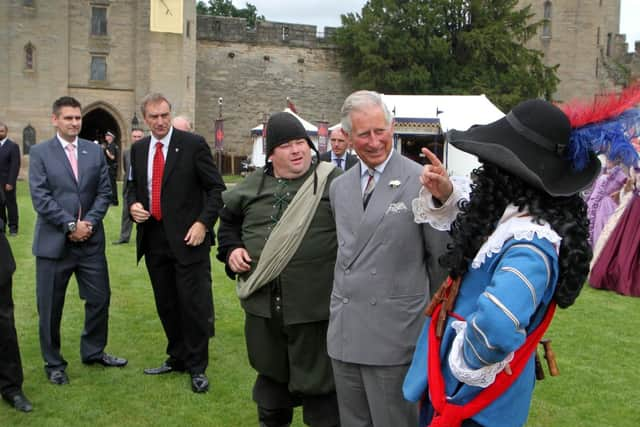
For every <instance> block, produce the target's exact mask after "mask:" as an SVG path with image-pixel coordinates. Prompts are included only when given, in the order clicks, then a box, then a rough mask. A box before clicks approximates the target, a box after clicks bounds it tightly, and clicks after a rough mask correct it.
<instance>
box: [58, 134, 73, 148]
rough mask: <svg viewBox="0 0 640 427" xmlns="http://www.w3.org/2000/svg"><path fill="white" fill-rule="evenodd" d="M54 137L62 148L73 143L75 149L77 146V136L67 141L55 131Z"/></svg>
mask: <svg viewBox="0 0 640 427" xmlns="http://www.w3.org/2000/svg"><path fill="white" fill-rule="evenodd" d="M56 138H58V142H60V144H61V145H62V148H64V149H66V148H67V145H69V144H75V145H76V149H77V148H78V137H77V136H76V138H75V139H74V140H73V141H72V142H69V141H67V140H66V139H64V138H62V137H61V136H60V134H59V133H57V132H56Z"/></svg>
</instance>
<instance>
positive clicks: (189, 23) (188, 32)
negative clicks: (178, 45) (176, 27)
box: [186, 20, 191, 39]
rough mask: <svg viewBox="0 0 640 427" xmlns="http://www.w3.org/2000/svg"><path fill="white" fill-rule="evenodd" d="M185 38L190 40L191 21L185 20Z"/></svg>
mask: <svg viewBox="0 0 640 427" xmlns="http://www.w3.org/2000/svg"><path fill="white" fill-rule="evenodd" d="M186 33H187V38H188V39H190V38H191V21H189V20H187V31H186Z"/></svg>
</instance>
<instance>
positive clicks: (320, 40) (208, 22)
mask: <svg viewBox="0 0 640 427" xmlns="http://www.w3.org/2000/svg"><path fill="white" fill-rule="evenodd" d="M197 19H198V25H197V29H198V40H211V41H221V42H236V43H249V44H271V45H273V44H275V45H281V46H294V47H306V48H319V47H333V42H332V36H333V34H335V31H336V28H335V27H324V32H323V33H320V34H319V33H318V31H317V27H316V26H315V25H304V24H291V23H286V22H271V21H258V22H257V23H256V28H247V20H246V19H244V18H232V17H227V16H207V15H199V16H198V18H197Z"/></svg>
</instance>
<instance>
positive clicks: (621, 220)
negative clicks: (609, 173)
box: [589, 168, 640, 297]
mask: <svg viewBox="0 0 640 427" xmlns="http://www.w3.org/2000/svg"><path fill="white" fill-rule="evenodd" d="M630 175H631V176H630V178H629V179H628V180H627V183H626V184H625V186H624V188H623V189H622V190H621V192H620V206H619V207H618V208H617V209H616V211H615V212H614V214H613V215H612V216H611V218H610V220H609V222H608V223H607V225H606V226H605V228H604V229H603V230H602V233H601V235H600V238H599V240H598V242H597V244H596V246H595V249H594V257H593V261H592V266H591V273H590V276H589V284H590V285H591V286H592V287H594V288H598V289H608V290H613V291H616V292H618V293H620V294H622V295H628V296H636V297H637V296H640V168H632V169H631V170H630Z"/></svg>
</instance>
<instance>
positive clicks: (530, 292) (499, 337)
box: [403, 236, 558, 427]
mask: <svg viewBox="0 0 640 427" xmlns="http://www.w3.org/2000/svg"><path fill="white" fill-rule="evenodd" d="M557 278H558V258H557V254H556V250H555V247H554V245H553V244H552V243H551V242H549V241H548V240H546V239H541V238H539V237H537V236H534V237H533V239H532V240H530V241H529V240H516V239H511V240H508V241H507V242H505V243H504V245H503V246H502V249H501V250H500V252H499V253H496V254H493V256H491V257H487V258H486V259H485V261H484V263H483V264H482V265H480V267H479V268H476V269H473V268H470V269H469V271H468V272H467V273H466V274H465V276H464V278H463V280H462V283H461V285H460V292H459V294H458V298H457V300H456V304H455V308H454V310H453V311H454V312H455V313H457V314H459V315H460V316H462V317H464V319H465V320H466V321H467V330H466V333H465V344H464V359H465V361H466V362H467V364H468V365H469V367H470V368H471V369H478V368H481V367H483V366H486V365H489V364H493V363H497V362H500V361H502V360H503V359H505V357H506V356H507V355H508V354H509V353H510V352H513V351H515V350H517V349H518V348H519V347H520V346H521V345H522V344H523V343H524V341H525V340H526V337H527V335H528V333H529V332H530V331H531V330H533V329H534V328H535V327H536V326H537V325H538V324H539V323H540V321H541V320H542V318H543V317H544V314H545V313H546V309H547V307H548V305H549V303H550V302H551V299H552V297H553V293H554V291H555V287H556V282H557ZM430 320H431V319H430V318H427V320H426V322H425V325H424V327H423V329H422V332H421V335H420V338H419V340H418V344H417V348H416V352H415V354H414V358H413V362H412V364H411V368H410V369H409V372H408V373H407V376H406V379H405V383H404V387H403V391H404V395H405V398H406V399H408V400H411V401H417V400H419V399H420V398H421V397H422V395H423V393H424V392H425V391H426V387H427V380H428V378H427V351H428V349H427V347H428V344H427V343H428V328H429V323H430ZM454 320H456V319H455V318H452V317H449V319H448V321H447V327H446V328H445V331H444V335H443V337H442V345H441V351H440V357H441V360H442V366H441V369H442V372H443V377H444V380H445V388H446V394H447V396H449V397H450V398H451V400H450V401H451V403H453V404H457V405H462V404H465V403H467V402H469V401H470V400H471V399H472V398H474V397H475V396H476V395H477V394H478V393H479V392H480V391H482V390H483V389H482V388H480V387H475V386H470V385H468V384H464V383H461V382H460V381H458V380H457V379H456V378H455V377H454V376H453V374H452V373H451V370H450V368H449V364H448V356H449V352H450V348H451V344H452V342H453V340H454V338H455V336H456V332H455V330H454V329H453V328H452V327H451V323H452V321H454ZM534 384H535V366H534V357H533V356H532V357H531V358H530V360H529V362H528V363H527V366H526V368H525V369H524V371H523V372H522V374H521V375H520V376H519V377H518V379H516V380H515V382H514V383H513V384H512V385H511V387H510V388H509V389H508V390H507V391H506V392H505V393H504V394H502V396H500V397H499V398H498V399H496V400H495V401H494V402H493V403H492V404H490V405H489V406H488V407H486V408H485V409H484V410H482V411H481V412H479V413H478V414H476V415H475V416H474V417H473V419H474V420H475V421H476V422H478V423H480V424H481V425H484V426H492V427H502V426H504V427H513V426H520V425H524V424H525V422H526V420H527V416H528V413H529V406H530V403H531V396H532V393H533V388H534Z"/></svg>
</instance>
